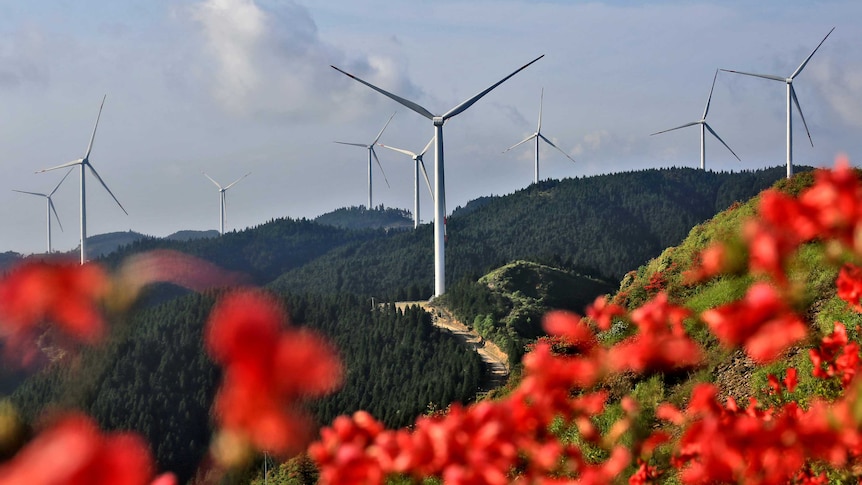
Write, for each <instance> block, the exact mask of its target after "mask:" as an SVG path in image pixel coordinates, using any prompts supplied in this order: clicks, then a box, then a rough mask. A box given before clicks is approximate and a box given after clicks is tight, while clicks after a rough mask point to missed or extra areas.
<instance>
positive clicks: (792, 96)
mask: <svg viewBox="0 0 862 485" xmlns="http://www.w3.org/2000/svg"><path fill="white" fill-rule="evenodd" d="M834 30H835V27H832V30H830V31H829V33H828V34H826V37H824V38H823V40H821V41H820V43H819V44H817V47H815V48H814V50H813V51H811V54H809V55H808V57H806V58H805V60H804V61H802V64H800V65H799V67H797V68H796V70H795V71H793V74H791V75H790V77H787V78H785V77H781V76H774V75H771V74H753V73H750V72H742V71H732V70H730V69H722V71H727V72H733V73H736V74H744V75H746V76H754V77H761V78H763V79H771V80H773V81H780V82H783V83H785V84H786V85H787V178H790V177H792V176H793V116H792V115H793V108H792V105H791V102H792V103H793V104H795V105H796V109H797V111H799V117H800V118H802V125H803V126H805V133H807V134H808V141H809V142H810V143H811V146H812V147H813V146H814V141H813V140H811V132H810V131H808V123H806V122H805V115H803V114H802V108H801V107H800V106H799V99H798V98H797V97H796V90H795V89H793V80H794V79H795V78H796V76H798V75H799V73H801V72H802V70H803V69H805V65H806V64H808V61H810V60H811V58H812V57H813V56H814V53H815V52H817V49H819V48H820V46H821V45H823V43H824V42H826V38H827V37H829V34H831V33H832V31H834Z"/></svg>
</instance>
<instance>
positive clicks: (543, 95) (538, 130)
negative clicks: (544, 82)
mask: <svg viewBox="0 0 862 485" xmlns="http://www.w3.org/2000/svg"><path fill="white" fill-rule="evenodd" d="M544 99H545V88H542V93H541V94H540V95H539V126H538V127H536V133H541V132H542V102H543V101H544Z"/></svg>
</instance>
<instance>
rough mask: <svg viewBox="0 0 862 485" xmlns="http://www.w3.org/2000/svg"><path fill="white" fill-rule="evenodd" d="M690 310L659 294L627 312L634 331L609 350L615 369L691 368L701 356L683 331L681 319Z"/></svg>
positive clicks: (654, 369)
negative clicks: (634, 328)
mask: <svg viewBox="0 0 862 485" xmlns="http://www.w3.org/2000/svg"><path fill="white" fill-rule="evenodd" d="M690 315H691V312H690V311H689V310H687V309H685V308H682V307H679V306H676V305H672V304H671V303H670V302H669V301H668V297H667V293H664V292H662V293H659V294H658V295H656V297H655V298H653V299H652V300H650V301H648V302H646V303H644V304H643V306H641V307H640V308H638V309H636V310H634V311H633V312H632V314H631V321H632V323H634V324H635V325H636V326H637V327H638V334H637V335H635V336H634V337H631V338H630V339H628V340H625V341H623V342H621V343H619V344H617V345H616V346H614V347H613V348H612V349H610V353H609V358H610V362H611V366H612V367H613V369H614V370H617V371H626V370H631V371H634V372H638V373H640V372H646V371H663V370H673V369H679V368H685V367H692V366H695V365H697V364H699V363H700V361H701V360H702V359H703V352H702V351H701V350H700V347H699V346H698V345H697V344H696V343H695V342H694V341H693V340H691V339H690V338H689V337H688V335H687V334H686V333H685V329H684V328H683V325H682V322H683V320H684V319H686V318H687V317H689V316H690Z"/></svg>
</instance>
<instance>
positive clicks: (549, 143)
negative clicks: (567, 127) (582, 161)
mask: <svg viewBox="0 0 862 485" xmlns="http://www.w3.org/2000/svg"><path fill="white" fill-rule="evenodd" d="M539 138H541V139H542V140H545V143H547V144H548V145H551V146H552V147H554V148H556V149H557V151H559V152H560V153H562V154H563V155H565V156H566V158H568V159H569V160H571V161H573V162H575V159H574V158H572V157H570V156H569V154H568V153H566V152H564V151H563V150H562V149H561V148H560V147H558V146H557V145H554V144H553V143H552V142H551V140H548V139H547V138H545V135H543V134H541V133H539ZM575 163H578V162H575Z"/></svg>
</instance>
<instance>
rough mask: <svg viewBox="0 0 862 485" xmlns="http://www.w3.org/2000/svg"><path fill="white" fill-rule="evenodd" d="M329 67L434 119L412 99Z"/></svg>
mask: <svg viewBox="0 0 862 485" xmlns="http://www.w3.org/2000/svg"><path fill="white" fill-rule="evenodd" d="M329 67H331V68H333V69H335V70H336V71H338V72H340V73H341V74H344V75H345V76H347V77H349V78H351V79H353V80H354V81H356V82H359V83H362V84H364V85H366V86H368V87H369V88H371V89H373V90H375V91H377V92H378V93H380V94H382V95H384V96H386V97H389V98H391V99H394V100H395V101H397V102H399V103H401V104H403V105H404V106H406V107H408V108H410V109H412V110H413V111H415V112H417V113H419V114H420V115H422V116H424V117H426V118H428V119H429V120H433V119H434V115H433V114H431V112H430V111H428V110H427V109H425V108H423V107H422V106H419V105H418V104H416V103H414V102H413V101H409V100H407V99H404V98H402V97H401V96H396V95H394V94H392V93H390V92H389V91H385V90H383V89H380V88H378V87H377V86H375V85H373V84H371V83H368V82H365V81H363V80H362V79H359V78H358V77H356V76H354V75H353V74H350V73H349V72H345V71H342V70H341V69H339V68H337V67H335V66H333V65H330V66H329Z"/></svg>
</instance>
